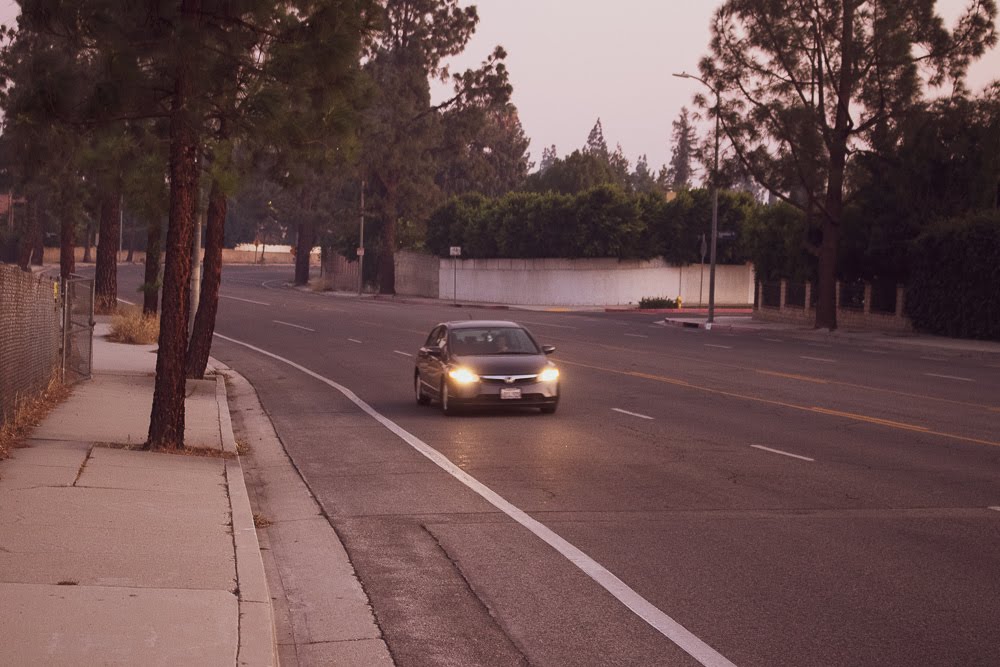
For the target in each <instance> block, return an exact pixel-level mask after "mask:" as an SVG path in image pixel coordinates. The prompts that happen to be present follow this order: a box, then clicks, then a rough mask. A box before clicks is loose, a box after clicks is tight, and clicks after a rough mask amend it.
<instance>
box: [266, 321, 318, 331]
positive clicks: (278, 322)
mask: <svg viewBox="0 0 1000 667" xmlns="http://www.w3.org/2000/svg"><path fill="white" fill-rule="evenodd" d="M271 321H272V322H274V323H275V324H284V325H285V326H286V327H295V328H296V329H302V330H303V331H312V332H313V333H316V330H315V329H310V328H309V327H304V326H302V325H300V324H292V323H291V322H282V321H281V320H271Z"/></svg>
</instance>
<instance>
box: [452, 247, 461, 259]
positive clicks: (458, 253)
mask: <svg viewBox="0 0 1000 667" xmlns="http://www.w3.org/2000/svg"><path fill="white" fill-rule="evenodd" d="M450 254H451V256H452V257H461V256H462V246H460V245H453V246H451V250H450Z"/></svg>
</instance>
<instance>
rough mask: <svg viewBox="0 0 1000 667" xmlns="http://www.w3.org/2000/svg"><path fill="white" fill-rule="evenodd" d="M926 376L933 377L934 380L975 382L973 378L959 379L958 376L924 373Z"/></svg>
mask: <svg viewBox="0 0 1000 667" xmlns="http://www.w3.org/2000/svg"><path fill="white" fill-rule="evenodd" d="M924 375H927V376H929V377H932V378H944V379H945V380H959V381H961V382H975V380H973V379H972V378H963V377H958V376H957V375H939V374H937V373H924Z"/></svg>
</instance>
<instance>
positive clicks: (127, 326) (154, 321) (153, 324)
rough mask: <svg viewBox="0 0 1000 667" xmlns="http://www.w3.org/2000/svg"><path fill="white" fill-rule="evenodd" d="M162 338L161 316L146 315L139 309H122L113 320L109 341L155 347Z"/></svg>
mask: <svg viewBox="0 0 1000 667" xmlns="http://www.w3.org/2000/svg"><path fill="white" fill-rule="evenodd" d="M159 337H160V316H159V315H144V314H143V312H142V310H141V309H139V308H133V307H129V308H120V309H119V310H118V312H117V313H115V316H114V317H113V318H111V335H109V336H108V339H109V340H112V341H114V342H116V343H128V344H130V345H155V344H156V341H157V340H158V339H159Z"/></svg>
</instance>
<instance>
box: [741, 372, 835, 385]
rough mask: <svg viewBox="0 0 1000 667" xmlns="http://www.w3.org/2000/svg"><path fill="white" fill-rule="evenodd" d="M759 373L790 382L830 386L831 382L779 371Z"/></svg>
mask: <svg viewBox="0 0 1000 667" xmlns="http://www.w3.org/2000/svg"><path fill="white" fill-rule="evenodd" d="M757 372H758V373H760V374H761V375H773V376H775V377H779V378H786V379H788V380H801V381H803V382H813V383H815V384H830V381H829V380H824V379H822V378H814V377H809V376H807V375H795V374H794V373H779V372H778V371H763V370H760V369H758V370H757Z"/></svg>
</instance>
